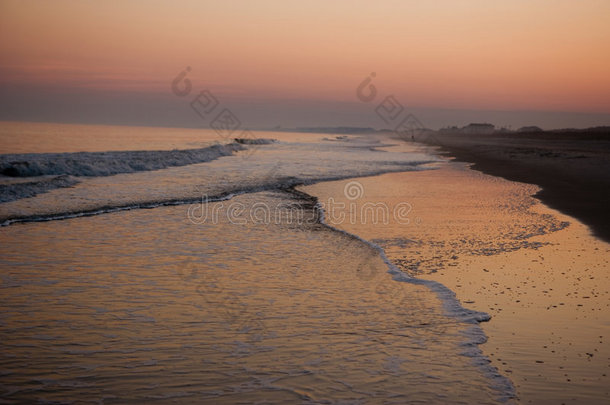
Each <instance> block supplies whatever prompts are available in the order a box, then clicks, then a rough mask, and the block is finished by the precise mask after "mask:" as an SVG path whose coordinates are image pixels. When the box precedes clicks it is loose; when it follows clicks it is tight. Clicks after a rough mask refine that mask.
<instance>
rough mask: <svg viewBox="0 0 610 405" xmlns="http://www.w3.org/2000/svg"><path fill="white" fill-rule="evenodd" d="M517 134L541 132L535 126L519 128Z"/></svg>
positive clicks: (540, 129)
mask: <svg viewBox="0 0 610 405" xmlns="http://www.w3.org/2000/svg"><path fill="white" fill-rule="evenodd" d="M517 132H542V128H540V127H537V126H530V127H521V128H519V129H518V130H517Z"/></svg>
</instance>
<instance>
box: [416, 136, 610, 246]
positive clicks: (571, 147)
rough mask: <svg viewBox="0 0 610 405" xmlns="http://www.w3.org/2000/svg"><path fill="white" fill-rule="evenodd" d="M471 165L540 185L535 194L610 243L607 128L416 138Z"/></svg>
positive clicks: (512, 178)
mask: <svg viewBox="0 0 610 405" xmlns="http://www.w3.org/2000/svg"><path fill="white" fill-rule="evenodd" d="M416 140H417V141H418V142H422V143H424V144H426V145H428V146H433V147H434V148H435V149H437V150H440V152H441V153H442V154H444V155H445V156H448V157H451V158H454V159H455V160H457V161H460V162H470V163H473V166H472V168H473V169H475V170H480V171H482V172H484V173H487V174H491V175H493V176H500V177H503V178H505V179H508V180H513V181H519V182H524V183H530V184H536V185H538V186H540V187H541V189H540V190H539V191H538V192H537V194H536V197H537V198H539V199H540V200H541V201H542V202H544V203H545V204H546V205H548V206H549V207H551V208H554V209H557V210H559V211H561V212H563V213H566V214H568V215H571V216H573V217H576V218H578V219H579V220H580V221H582V222H583V223H584V224H586V225H588V226H589V227H590V228H591V229H592V230H593V232H594V233H595V235H596V236H597V237H599V238H601V239H603V240H605V241H606V242H610V211H608V209H607V207H608V204H610V132H609V131H608V129H607V127H606V128H601V127H600V128H594V129H583V130H570V131H546V132H541V133H497V134H480V135H475V134H459V133H438V132H434V133H432V132H430V133H426V134H422V135H420V136H418V137H417V138H416Z"/></svg>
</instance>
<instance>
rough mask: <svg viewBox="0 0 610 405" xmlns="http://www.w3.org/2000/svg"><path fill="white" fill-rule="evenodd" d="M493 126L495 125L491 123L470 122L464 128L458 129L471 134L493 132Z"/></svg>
mask: <svg viewBox="0 0 610 405" xmlns="http://www.w3.org/2000/svg"><path fill="white" fill-rule="evenodd" d="M495 128H496V127H495V126H494V125H493V124H478V123H471V124H468V125H466V126H465V127H464V128H462V129H461V130H460V132H462V133H463V134H473V135H479V134H493V132H494V130H495Z"/></svg>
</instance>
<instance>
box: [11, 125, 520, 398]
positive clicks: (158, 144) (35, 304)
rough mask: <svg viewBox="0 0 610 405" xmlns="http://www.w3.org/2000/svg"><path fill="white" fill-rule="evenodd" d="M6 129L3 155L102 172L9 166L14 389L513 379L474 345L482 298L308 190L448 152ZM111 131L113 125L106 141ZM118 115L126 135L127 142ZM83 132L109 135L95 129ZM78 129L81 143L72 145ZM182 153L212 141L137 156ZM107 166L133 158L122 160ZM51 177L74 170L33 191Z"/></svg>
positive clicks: (359, 394) (15, 393)
mask: <svg viewBox="0 0 610 405" xmlns="http://www.w3.org/2000/svg"><path fill="white" fill-rule="evenodd" d="M5 125H7V127H6V128H5V129H4V133H6V132H10V131H13V132H14V133H13V137H8V138H7V137H6V136H3V138H2V139H3V142H5V141H4V140H6V139H12V140H11V141H6V142H7V144H6V145H3V151H4V152H5V154H4V156H2V157H0V162H3V164H5V165H11V164H13V165H14V163H12V162H33V161H35V160H36V161H38V162H46V163H45V165H42V166H40V165H39V167H46V168H48V167H54V166H53V165H52V164H50V163H53V162H70V161H71V160H74V159H75V158H77V157H78V156H76V155H75V153H77V152H89V153H92V155H91V156H93V157H92V159H91V161H90V162H88V164H89V168H90V169H95V170H97V172H96V171H95V170H94V171H91V170H90V171H89V172H87V173H78V172H74V171H72V172H70V173H68V174H64V173H61V171H62V170H66V169H65V168H66V167H68V166H70V165H67V166H66V165H61V166H60V167H59V168H57V167H54V170H55V171H54V172H52V173H48V172H43V173H41V172H38V173H30V174H35V176H25V177H24V176H22V177H11V176H0V177H2V178H1V179H0V185H2V186H3V187H4V189H3V192H4V193H9V191H11V190H13V191H14V188H10V187H9V186H11V185H14V184H16V183H18V184H22V186H21V187H20V188H19V193H24V194H17V195H15V193H14V192H13V194H12V196H13V197H12V199H10V201H8V200H7V201H6V202H4V203H1V204H0V220H1V221H2V223H3V224H4V226H3V227H1V228H0V277H1V280H2V281H1V283H0V291H1V294H2V303H1V304H0V305H1V306H2V311H1V318H0V345H1V346H2V350H1V354H0V375H2V379H1V382H0V384H1V385H0V394H1V396H2V398H3V399H4V400H6V401H16V402H19V401H41V402H61V403H64V402H65V403H71V402H74V403H81V402H84V403H88V402H92V403H93V402H96V403H100V402H101V403H133V402H140V403H141V402H146V403H148V402H151V401H161V402H172V403H173V402H178V403H193V402H195V403H256V402H260V403H420V402H421V403H430V402H433V403H473V402H476V403H496V402H501V401H505V400H507V399H509V398H511V396H512V395H513V391H512V386H511V384H510V382H509V381H508V380H507V379H505V378H504V377H502V376H501V375H499V374H498V373H497V371H496V370H495V369H493V368H491V367H489V365H488V360H487V359H486V358H485V357H484V356H483V355H482V354H481V353H480V351H479V350H478V349H477V344H480V343H482V342H484V341H485V336H484V335H483V334H482V332H481V330H480V328H479V327H478V322H479V321H482V320H487V319H488V316H486V314H482V313H479V312H474V311H468V310H466V309H464V308H461V306H459V304H458V303H457V301H455V298H454V297H453V294H452V293H451V291H449V290H447V289H446V288H444V287H443V286H442V285H440V284H437V283H430V282H424V281H421V280H417V279H414V278H411V277H409V276H408V275H406V274H403V273H401V272H400V270H398V269H397V268H396V267H394V266H393V265H392V263H391V262H389V261H388V260H387V258H386V257H385V255H384V252H383V250H381V249H380V248H379V247H378V246H377V245H375V244H373V243H371V242H369V241H367V240H365V239H362V238H360V237H359V236H358V235H354V234H349V233H346V232H342V231H339V230H337V229H335V228H334V227H332V226H329V225H328V224H326V221H325V217H324V215H325V212H324V210H323V209H322V206H321V204H320V203H319V202H318V201H316V200H315V199H314V198H312V197H310V196H308V195H306V194H304V193H302V192H299V191H297V190H294V186H297V185H300V184H311V183H316V182H320V181H324V180H332V179H341V178H351V177H359V176H370V175H374V174H378V173H384V172H392V171H394V172H397V171H408V170H424V169H431V166H430V164H431V163H433V162H435V161H437V160H438V159H437V158H436V157H434V156H431V155H427V154H423V153H419V152H416V150H415V148H414V147H412V146H410V145H406V144H403V143H397V142H396V141H393V142H392V143H390V142H389V140H387V139H382V138H379V137H369V136H358V137H356V136H348V137H344V136H340V137H338V136H333V135H323V134H299V133H271V132H269V133H259V132H257V133H255V134H256V138H257V139H271V138H273V139H276V140H277V142H269V143H260V144H259V143H256V142H248V143H246V144H245V145H244V144H238V145H240V147H235V150H230V151H229V153H224V152H223V153H220V154H214V153H212V152H210V151H213V149H210V148H216V149H218V150H219V148H225V147H232V146H230V145H234V144H235V142H233V140H232V139H220V138H219V137H218V135H217V134H215V133H214V132H213V131H209V130H200V131H197V130H178V129H172V130H167V131H166V133H167V136H166V137H163V136H161V135H160V134H161V133H162V131H163V129H158V128H156V129H150V128H121V127H110V128H108V127H93V126H91V127H87V126H78V131H76V130H75V128H74V126H65V125H58V124H35V125H31V124H19V125H17V124H15V123H11V124H10V125H8V124H5ZM11 126H12V127H11ZM7 128H8V129H7ZM11 128H12V129H11ZM15 128H21V129H20V130H19V129H15ZM105 130H107V131H108V132H109V133H112V134H114V135H113V136H109V137H108V139H107V140H105V138H104V134H105V133H106V132H105ZM121 131H124V132H123V133H124V135H125V136H126V137H129V138H130V140H129V141H125V142H124V143H123V144H122V145H121V146H120V147H116V142H115V140H116V139H117V136H118V135H117V134H120V133H121ZM77 133H81V134H91V133H94V134H97V135H96V137H95V142H93V141H92V142H82V140H79V139H76V138H74V137H77V136H78V135H77ZM148 134H156V135H155V136H154V137H153V142H151V145H154V147H151V148H148V147H147V146H146V145H147V143H146V139H147V135H148ZM173 135H175V136H174V137H173V138H172V136H173ZM84 136H85V137H89V135H84ZM71 137H73V141H74V144H78V145H79V146H78V147H77V148H75V147H65V150H63V151H62V150H59V149H58V147H59V146H57V145H63V146H66V145H68V144H71V143H70V142H69V139H70V138H71ZM32 138H35V139H44V140H45V141H44V142H39V143H36V142H32V141H31V139H32ZM66 139H68V141H67V140H66ZM17 144H19V145H25V146H15V145H17ZM28 145H29V146H28ZM37 145H38V146H37ZM26 146H27V148H26ZM24 148H25V149H24ZM60 149H61V148H60ZM174 149H175V150H182V151H184V150H199V151H207V152H205V153H208V155H209V156H208V155H206V158H205V159H203V161H202V162H200V163H192V162H176V161H175V160H174V161H173V163H172V164H167V165H165V166H163V165H162V166H163V168H158V167H157V166H155V167H153V168H155V169H156V170H150V169H151V167H148V166H140V167H138V165H137V164H135V165H134V164H131V163H130V162H133V161H134V160H133V159H134V156H136V157H137V156H141V153H140V154H138V153H136V152H141V151H147V152H148V156H151V154H152V156H154V158H155V159H156V160H157V161H159V162H162V163H163V162H167V159H168V156H170V155H168V154H167V152H168V151H172V150H174ZM223 150H224V149H223ZM107 151H113V153H114V154H111V155H110V158H107V159H99V158H100V156H102V155H100V154H96V153H98V152H107ZM9 154H10V157H7V155H9ZM29 154H36V155H35V156H34V155H29ZM82 156H83V155H82V154H81V155H80V158H81V159H82ZM87 156H89V155H86V156H85V157H87ZM105 156H106V157H108V155H105ZM174 158H175V156H174ZM116 159H122V161H121V162H120V164H117V162H116ZM109 162H110V163H109ZM176 163H177V164H176ZM183 163H184V164H183ZM19 164H20V165H24V163H19ZM108 164H110V166H112V167H123V168H124V169H122V170H118V171H115V172H112V173H113V174H111V173H106V172H104V170H105V167H106V166H104V165H108ZM30 165H33V164H32V163H30ZM5 167H6V166H5ZM70 167H74V165H72V166H70ZM79 167H82V166H79ZM45 170H46V169H45ZM8 174H13V175H15V173H14V172H12V173H11V172H10V171H9V172H8ZM104 174H108V175H104ZM60 176H65V177H61V178H60V179H59V180H57V179H56V178H57V177H60ZM53 179H55V180H54V181H56V182H57V181H58V182H59V184H57V185H53V186H52V187H49V188H46V189H36V188H35V184H39V183H40V182H43V183H46V182H48V181H52V180H53ZM64 180H65V181H68V180H69V182H68V183H66V184H64V183H61V181H64ZM28 183H29V184H28ZM28 189H30V192H29V194H28V193H25V191H27V190H28ZM26 196H27V198H26ZM144 208H148V209H144Z"/></svg>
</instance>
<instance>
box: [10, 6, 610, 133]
mask: <svg viewBox="0 0 610 405" xmlns="http://www.w3.org/2000/svg"><path fill="white" fill-rule="evenodd" d="M609 16H610V2H608V1H604V0H602V1H594V0H585V1H580V2H574V1H560V0H557V1H540V0H534V1H531V0H530V1H524V0H513V1H494V2H491V1H483V0H477V1H474V0H465V1H454V0H450V1H449V0H439V1H431V2H423V1H404V0H403V1H390V0H385V1H383V0H381V1H376V2H372V1H354V0H351V1H342V0H340V1H332V2H329V1H319V0H310V1H307V2H297V1H279V0H266V1H230V2H229V1H215V2H206V1H182V2H176V1H133V0H132V1H129V0H128V1H116V2H115V1H110V2H92V1H50V2H42V1H2V2H1V3H0V55H1V57H0V73H1V76H0V84H2V85H4V86H9V87H10V89H11V91H16V89H17V90H18V89H19V86H26V87H27V88H28V89H32V88H36V87H37V86H38V87H40V88H43V89H45V91H46V92H47V93H48V92H57V94H58V97H59V94H62V92H66V91H70V90H71V89H76V90H78V91H87V92H90V94H91V95H92V97H94V96H95V95H96V94H102V93H107V92H113V93H121V92H126V93H129V94H130V95H132V96H133V94H139V95H140V96H141V97H142V100H145V99H146V97H158V95H159V94H165V93H169V82H170V81H171V80H172V79H173V78H174V77H175V76H176V74H178V73H179V72H180V71H181V70H183V69H184V68H185V67H186V66H191V67H192V72H191V74H190V79H191V80H192V82H193V83H194V85H195V86H205V87H206V88H210V89H213V90H214V91H215V93H217V94H220V95H222V96H223V97H225V98H228V99H230V100H237V101H239V102H242V103H245V102H248V101H252V102H256V103H267V104H268V103H274V102H282V100H299V101H301V102H313V101H319V102H331V103H332V102H343V103H352V102H357V100H356V99H355V93H354V92H355V87H356V86H357V85H358V84H359V83H360V82H361V81H362V79H364V78H365V77H366V76H367V75H368V74H369V73H371V72H376V73H377V78H376V85H377V86H378V88H380V89H382V90H383V92H384V93H386V94H394V95H395V96H396V97H397V98H399V99H401V100H404V101H405V103H406V104H408V105H409V106H412V107H413V108H428V109H430V108H432V109H434V108H439V109H467V110H520V111H522V110H550V111H572V112H581V113H602V114H609V113H610V74H609V73H610V23H609ZM312 124H315V123H312Z"/></svg>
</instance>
